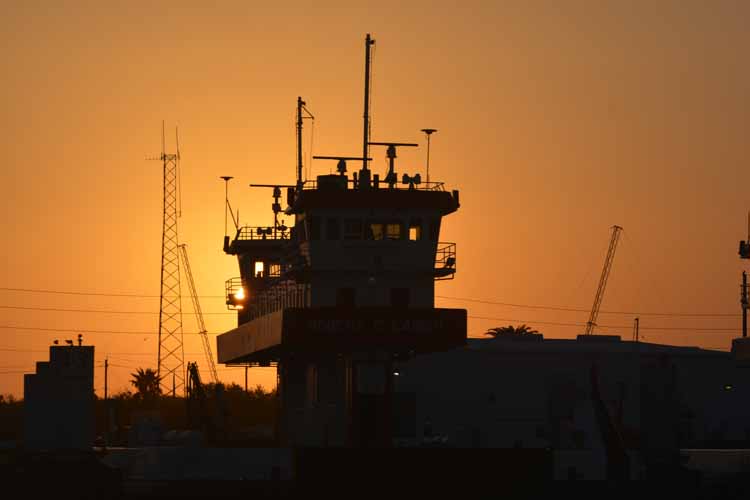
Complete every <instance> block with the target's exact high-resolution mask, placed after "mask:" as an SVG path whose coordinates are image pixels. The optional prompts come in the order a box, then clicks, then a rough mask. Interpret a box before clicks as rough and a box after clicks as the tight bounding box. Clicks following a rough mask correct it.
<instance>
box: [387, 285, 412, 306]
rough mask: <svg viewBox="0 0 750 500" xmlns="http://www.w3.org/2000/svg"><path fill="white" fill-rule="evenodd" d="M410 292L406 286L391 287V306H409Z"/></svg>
mask: <svg viewBox="0 0 750 500" xmlns="http://www.w3.org/2000/svg"><path fill="white" fill-rule="evenodd" d="M409 302H410V293H409V289H408V288H391V307H397V308H404V307H409Z"/></svg>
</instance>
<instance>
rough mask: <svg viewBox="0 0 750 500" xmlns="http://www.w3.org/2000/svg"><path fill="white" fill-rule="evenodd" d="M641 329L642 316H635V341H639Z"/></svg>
mask: <svg viewBox="0 0 750 500" xmlns="http://www.w3.org/2000/svg"><path fill="white" fill-rule="evenodd" d="M639 329H640V318H635V321H634V322H633V340H634V341H635V342H638V339H639V333H640V332H639Z"/></svg>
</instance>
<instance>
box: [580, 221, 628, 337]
mask: <svg viewBox="0 0 750 500" xmlns="http://www.w3.org/2000/svg"><path fill="white" fill-rule="evenodd" d="M621 231H622V227H620V226H612V239H611V240H610V241H609V250H607V257H606V258H605V259H604V269H602V276H601V278H599V287H598V288H597V289H596V296H595V297H594V305H593V306H592V307H591V315H590V316H589V320H588V321H587V322H586V331H585V332H584V333H585V334H586V335H591V334H592V333H594V327H595V326H596V318H597V316H599V307H600V306H601V305H602V299H603V298H604V289H605V288H606V287H607V279H608V278H609V272H610V271H611V270H612V262H613V261H614V260H615V251H616V250H617V243H618V242H619V241H620V232H621Z"/></svg>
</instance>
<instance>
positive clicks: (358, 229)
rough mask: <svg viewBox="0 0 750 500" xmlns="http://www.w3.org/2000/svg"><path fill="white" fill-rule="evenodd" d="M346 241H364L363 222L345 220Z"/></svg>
mask: <svg viewBox="0 0 750 500" xmlns="http://www.w3.org/2000/svg"><path fill="white" fill-rule="evenodd" d="M344 239H345V240H361V239H362V221H361V220H360V219H344Z"/></svg>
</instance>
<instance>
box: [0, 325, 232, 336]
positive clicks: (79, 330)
mask: <svg viewBox="0 0 750 500" xmlns="http://www.w3.org/2000/svg"><path fill="white" fill-rule="evenodd" d="M0 328H2V329H6V330H32V331H43V332H56V333H85V334H92V333H107V334H126V335H158V332H138V331H131V330H90V329H88V328H42V327H32V326H18V325H0ZM207 333H208V334H209V335H219V334H218V333H214V332H207ZM183 335H200V333H198V332H185V333H184V334H183Z"/></svg>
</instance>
